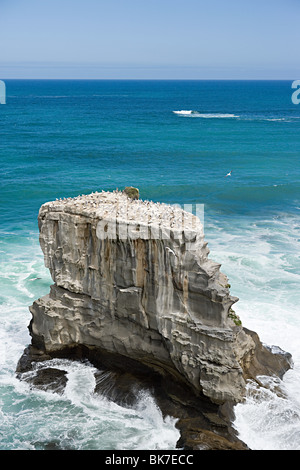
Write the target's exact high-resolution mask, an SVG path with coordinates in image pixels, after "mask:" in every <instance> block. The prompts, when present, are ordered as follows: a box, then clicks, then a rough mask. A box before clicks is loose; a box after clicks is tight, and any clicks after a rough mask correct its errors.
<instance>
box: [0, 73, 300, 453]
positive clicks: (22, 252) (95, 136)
mask: <svg viewBox="0 0 300 470" xmlns="http://www.w3.org/2000/svg"><path fill="white" fill-rule="evenodd" d="M296 78H297V77H296ZM5 83H6V92H7V96H6V104H5V105H0V162H1V164H0V174H1V191H0V213H1V222H0V261H1V269H0V449H9V450H16V449H47V448H49V447H51V446H52V447H53V446H55V445H58V446H60V448H63V449H78V450H79V449H116V450H117V449H127V450H134V449H175V445H176V441H177V439H178V437H179V434H178V431H177V430H176V428H175V422H174V419H173V418H166V419H163V417H162V415H161V413H160V411H159V409H158V408H157V406H156V404H155V401H154V399H153V398H152V397H151V396H150V395H144V396H141V397H140V399H139V402H138V404H137V406H136V407H134V408H124V407H120V406H118V405H116V404H114V403H112V402H108V401H107V400H106V399H105V398H104V397H100V396H96V395H94V393H93V389H94V385H95V379H94V374H93V367H92V366H91V365H89V364H88V363H84V364H82V363H72V362H69V361H65V360H55V361H53V362H55V364H56V367H60V368H63V369H64V370H68V379H69V380H68V385H67V387H66V390H65V392H64V394H63V395H57V394H54V393H50V392H44V391H38V390H32V389H30V388H29V385H28V384H26V383H24V382H20V381H19V380H18V379H17V378H16V377H15V368H16V364H17V361H18V359H19V357H20V355H21V354H22V352H23V349H24V348H25V347H26V345H27V344H28V343H29V342H30V337H29V335H28V330H27V326H28V324H29V321H30V319H31V315H30V313H29V310H28V306H29V305H31V303H32V302H33V301H34V299H36V298H38V297H40V296H42V295H45V294H47V293H48V291H49V286H50V284H51V279H50V275H49V273H48V271H47V269H46V268H45V267H44V264H43V255H42V252H41V249H40V247H39V242H38V227H37V214H38V210H39V207H40V206H41V204H43V203H44V202H46V201H49V200H53V199H56V198H60V197H70V196H77V195H79V194H87V193H90V192H92V191H101V190H114V189H116V188H119V189H123V188H124V187H125V186H129V185H132V186H136V187H138V188H139V190H140V194H141V197H142V198H143V199H149V200H153V201H155V202H156V201H160V202H165V203H170V204H179V205H181V206H182V207H184V205H189V206H188V207H191V208H192V210H193V211H194V210H195V211H196V210H197V207H200V206H201V207H204V219H203V223H204V230H205V235H206V240H207V241H208V244H209V247H210V251H211V253H210V257H211V258H212V259H214V260H215V261H217V262H220V263H222V268H221V270H222V271H223V272H224V273H226V274H227V275H228V277H229V282H230V284H231V293H232V294H233V295H235V296H237V297H239V299H240V300H239V302H238V303H237V304H236V306H235V310H236V312H237V313H238V314H239V316H240V317H241V319H242V322H243V324H244V326H246V327H247V328H250V329H253V330H255V331H256V332H257V333H258V334H259V336H260V338H261V340H262V341H263V342H265V343H266V344H268V345H276V346H279V347H281V348H282V349H284V350H286V351H289V352H290V353H291V354H292V355H293V359H294V368H293V369H292V370H291V371H289V372H287V373H286V374H285V376H284V379H283V380H282V381H279V380H276V379H273V378H268V379H267V378H262V382H263V383H264V384H265V386H264V387H261V388H258V387H257V386H256V385H255V384H254V383H251V382H250V383H249V384H248V387H247V397H246V400H245V402H244V403H242V404H239V405H237V406H236V408H235V413H236V419H235V427H236V430H237V432H238V433H239V436H240V438H241V439H242V440H244V442H246V443H247V444H248V446H249V447H250V448H252V449H265V450H267V449H268V450H269V449H275V450H281V449H284V450H291V449H298V450H300V339H299V338H300V307H299V305H300V289H299V285H300V282H299V281H300V257H299V242H300V105H295V104H293V103H292V100H291V96H292V92H293V91H294V90H292V88H291V84H292V81H291V82H289V81H146V80H145V81H144V80H142V81H135V80H130V81H126V80H122V81H118V80H111V81H105V80H99V81H97V80H91V81H89V80H86V81H81V80H73V81H72V80H61V81H59V80H51V81H48V80H27V81H22V80H7V81H5ZM230 171H231V175H230V176H227V177H226V175H227V174H228V173H229V172H230ZM203 205H204V206H203Z"/></svg>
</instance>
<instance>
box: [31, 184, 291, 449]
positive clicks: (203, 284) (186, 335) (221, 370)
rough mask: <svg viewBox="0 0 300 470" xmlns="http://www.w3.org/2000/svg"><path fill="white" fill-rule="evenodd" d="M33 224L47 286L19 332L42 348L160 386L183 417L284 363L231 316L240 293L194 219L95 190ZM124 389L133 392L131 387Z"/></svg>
mask: <svg viewBox="0 0 300 470" xmlns="http://www.w3.org/2000/svg"><path fill="white" fill-rule="evenodd" d="M38 222H39V230H40V244H41V247H42V250H43V253H44V259H45V265H46V267H48V268H49V270H50V273H51V276H52V279H53V281H54V284H53V285H52V286H51V289H50V293H49V294H48V295H46V296H44V297H42V298H40V299H38V300H36V301H35V302H34V303H33V305H32V306H31V307H30V311H31V313H32V320H31V323H30V326H29V330H30V334H31V337H32V345H33V346H34V347H35V348H38V349H39V350H41V351H43V353H44V354H47V355H50V356H51V357H57V356H65V357H70V356H72V355H73V356H74V355H75V356H76V357H86V358H88V359H89V360H91V362H93V363H94V364H97V365H99V367H101V368H103V367H105V369H106V370H110V371H115V372H116V373H117V374H119V375H118V377H121V376H122V374H124V373H130V374H132V377H135V379H137V378H139V379H140V380H142V382H143V384H144V386H146V387H150V388H152V389H154V390H156V391H157V390H164V393H163V394H162V393H158V397H159V398H160V399H161V402H162V403H164V405H162V406H165V407H166V409H167V408H168V407H169V409H171V408H172V413H173V415H175V416H176V409H177V412H178V417H181V418H182V417H183V415H184V413H183V412H182V409H184V408H185V409H186V410H187V409H189V411H188V412H187V413H186V415H185V418H186V419H191V417H197V416H200V415H201V406H202V408H203V409H205V406H206V405H207V403H209V404H210V405H209V406H213V407H214V411H213V414H215V416H219V415H220V410H221V407H223V409H224V405H225V404H228V403H231V404H234V403H237V402H239V401H241V400H243V398H244V396H245V385H246V380H247V379H248V378H255V377H256V375H261V374H265V373H267V374H276V375H282V374H283V373H284V372H285V371H286V370H287V369H288V368H289V367H290V362H289V360H290V358H289V357H284V356H283V355H282V354H279V355H280V360H277V359H275V358H276V357H277V356H278V354H277V353H276V354H274V352H272V351H270V350H269V349H268V348H266V347H265V346H263V345H262V344H261V342H260V340H259V338H258V336H257V335H256V334H255V333H253V332H250V331H249V330H247V329H245V328H243V326H242V325H241V324H240V321H236V318H235V317H234V315H233V314H232V308H231V307H232V305H233V304H234V303H235V302H237V300H238V299H237V298H236V297H233V296H232V295H230V292H229V284H228V279H227V277H226V276H225V275H224V274H223V273H222V272H221V271H220V265H219V264H217V263H215V262H214V261H212V260H210V259H209V257H208V255H209V250H208V248H207V243H206V242H205V240H204V233H203V227H202V224H201V222H200V220H199V219H198V218H197V217H196V216H194V215H192V214H190V213H188V212H185V211H183V210H182V209H180V208H178V207H176V208H175V207H172V206H169V205H165V204H155V203H153V202H149V201H142V200H138V199H134V198H132V197H128V196H127V195H126V193H124V192H119V191H115V192H112V193H109V192H103V191H102V192H101V193H93V194H90V195H87V196H79V197H77V198H73V199H71V198H68V199H64V200H57V201H54V202H48V203H46V204H44V205H43V206H42V207H41V209H40V211H39V217H38ZM116 377H117V376H115V378H114V380H115V381H117V382H118V379H117V378H116ZM128 379H129V375H128V376H124V375H123V379H122V380H121V379H120V381H119V384H121V382H122V381H123V382H122V383H123V385H124V384H126V381H127V380H128ZM111 380H112V377H111ZM149 382H150V383H149ZM120 387H121V385H120ZM125 389H126V387H125ZM179 389H180V393H179V391H178V390H179ZM114 390H115V388H114ZM183 391H184V392H183ZM126 393H127V395H128V397H130V399H132V390H131V391H129V390H128V389H127V391H126V392H124V394H125V395H126ZM119 395H122V393H119ZM163 397H165V398H166V397H167V399H165V401H164V400H163ZM115 399H116V396H115ZM195 400H196V401H195ZM189 401H192V402H193V406H192V407H190V405H188V402H189ZM184 402H185V403H184ZM171 403H172V406H170V404H171ZM195 403H196V404H195ZM174 404H175V406H174ZM179 404H180V406H179ZM176 406H177V408H176ZM179 408H180V409H181V411H180V412H179ZM191 410H192V411H191ZM210 414H211V413H210ZM203 419H204V418H203ZM204 421H205V419H204ZM208 421H209V420H208ZM206 422H207V419H206ZM227 422H228V420H227ZM211 426H212V425H211V423H210V426H209V427H208V428H207V430H208V431H209V432H214V428H213V427H211ZM182 429H185V431H184V432H183V433H182V436H186V433H187V431H186V430H192V431H191V432H190V433H189V435H190V436H191V433H194V434H195V423H194V424H193V426H190V424H189V425H184V424H183V422H182ZM226 429H227V431H226V432H227V434H228V428H226ZM228 435H229V434H228ZM228 435H227V437H226V438H225V439H228ZM209 436H210V434H209V433H205V434H203V435H201V436H200V434H199V438H197V436H196V437H195V438H193V439H192V441H193V442H194V445H195V448H200V447H201V445H202V446H203V448H206V447H207V442H208V441H209ZM184 439H187V437H185V438H184ZM189 439H190V438H189ZM190 441H191V439H190ZM190 441H189V442H190ZM198 441H199V442H198ZM200 441H201V442H200ZM197 442H198V444H197ZM216 442H219V440H218V439H217V440H215V443H214V445H217V444H216ZM201 443H202V444H201ZM219 443H220V442H219ZM189 445H191V442H190V443H189ZM197 446H198V447H197ZM199 446H200V447H199ZM220 446H221V448H223V447H222V446H225V447H226V445H225V444H224V443H223V444H222V445H221V444H220ZM213 448H214V447H213Z"/></svg>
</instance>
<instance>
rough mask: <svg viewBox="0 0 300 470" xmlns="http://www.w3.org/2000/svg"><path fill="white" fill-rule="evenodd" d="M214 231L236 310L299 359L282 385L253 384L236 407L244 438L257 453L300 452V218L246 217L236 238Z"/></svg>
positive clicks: (215, 250)
mask: <svg viewBox="0 0 300 470" xmlns="http://www.w3.org/2000/svg"><path fill="white" fill-rule="evenodd" d="M206 226H207V227H209V224H208V222H207V223H206ZM211 230H212V232H211V233H210V235H209V240H210V243H209V246H210V248H211V257H212V258H213V259H217V260H218V262H221V263H222V270H223V272H225V273H226V274H227V275H228V276H229V282H230V284H231V293H232V294H233V295H236V296H237V297H239V299H240V300H239V302H237V303H236V304H235V305H234V310H235V311H236V313H237V314H238V315H239V317H240V318H241V320H242V322H243V325H244V326H245V327H247V328H250V329H252V330H254V331H256V332H257V333H258V334H259V336H260V339H261V340H262V341H263V342H264V343H265V344H267V345H276V346H279V347H280V348H281V349H283V350H285V351H288V352H289V353H291V354H292V357H293V361H294V366H293V369H291V370H289V371H288V372H287V373H286V374H285V375H284V377H283V380H278V381H277V382H276V384H275V385H276V386H274V383H273V384H272V382H271V381H270V378H269V379H268V380H266V379H265V380H264V387H258V386H257V385H256V384H254V383H252V382H249V383H248V386H247V398H246V401H245V402H244V403H241V404H239V405H237V406H236V407H235V414H236V420H235V427H236V429H237V431H238V433H239V437H240V438H241V439H242V440H243V441H245V442H246V443H247V444H248V446H249V447H250V448H251V449H254V450H259V449H265V450H269V449H270V450H271V449H274V450H276V449H278V450H280V449H287V450H288V449H300V445H299V442H300V440H299V438H300V397H299V383H300V350H299V337H300V317H299V305H300V293H299V288H298V286H299V283H300V275H299V272H300V269H299V268H300V260H299V255H298V253H299V240H300V224H299V219H298V218H296V217H287V216H282V217H279V218H276V219H275V218H274V219H269V220H259V219H258V220H257V221H256V222H255V223H252V224H249V221H246V220H245V221H244V222H243V221H242V220H241V219H240V220H239V222H238V223H237V222H236V223H234V222H232V225H231V231H230V234H229V233H228V232H227V233H226V232H225V233H224V235H223V233H222V231H224V229H222V227H220V226H218V225H216V224H214V226H213V227H211ZM207 233H208V231H207ZM214 233H215V236H214V235H213V234H214ZM224 240H225V243H224Z"/></svg>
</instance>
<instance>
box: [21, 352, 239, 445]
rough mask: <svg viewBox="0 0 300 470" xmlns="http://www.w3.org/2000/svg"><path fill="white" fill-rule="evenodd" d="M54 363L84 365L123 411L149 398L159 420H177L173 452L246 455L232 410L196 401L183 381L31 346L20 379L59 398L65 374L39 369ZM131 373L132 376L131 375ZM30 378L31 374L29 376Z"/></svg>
mask: <svg viewBox="0 0 300 470" xmlns="http://www.w3.org/2000/svg"><path fill="white" fill-rule="evenodd" d="M54 357H59V358H68V359H70V360H79V361H82V360H88V361H89V362H90V363H92V364H93V365H94V366H95V367H96V368H97V369H98V372H96V373H95V380H96V386H95V393H97V394H100V395H101V396H105V397H106V398H107V399H109V400H111V401H113V402H115V403H117V404H119V405H121V406H125V407H129V408H132V407H134V406H135V405H136V403H137V402H138V400H139V399H140V397H141V395H142V394H144V393H150V394H151V395H152V397H153V398H154V400H155V402H156V404H157V406H158V407H159V409H160V410H161V412H162V415H163V417H166V416H172V417H174V418H177V419H178V421H177V423H176V427H177V428H178V430H179V431H180V435H181V437H180V439H179V441H178V442H177V448H180V449H183V450H247V449H248V447H247V446H246V444H244V443H243V442H241V441H240V440H239V439H238V437H237V436H236V433H235V431H234V429H233V428H232V425H231V422H232V418H233V406H231V405H230V404H229V403H227V404H226V406H224V405H223V406H219V405H217V404H214V403H212V402H211V401H210V400H209V399H208V398H207V397H205V396H196V395H193V394H192V393H191V390H190V388H189V387H188V386H187V384H185V383H184V382H183V381H182V382H181V381H180V380H179V381H176V380H174V377H172V376H170V375H168V373H166V372H164V373H163V374H160V373H156V372H154V371H153V370H152V369H150V368H149V367H147V366H146V365H142V364H141V363H138V362H137V361H134V360H132V359H129V358H127V357H124V356H122V355H116V354H111V353H107V352H106V351H99V350H98V349H94V348H91V349H89V348H87V347H86V346H77V347H74V348H66V349H64V350H61V351H59V352H56V353H55V354H53V355H51V356H50V355H48V354H43V353H42V351H40V350H37V349H36V348H34V347H33V346H29V347H28V348H26V349H25V351H24V354H23V356H22V357H21V358H20V361H19V363H18V377H19V378H20V379H22V380H26V381H27V382H29V383H30V384H31V385H32V386H33V387H36V388H39V389H42V390H47V391H52V392H55V393H63V390H64V387H65V385H66V383H67V377H66V372H65V371H63V370H60V369H56V368H54V367H53V368H52V367H45V368H43V367H42V368H40V369H39V365H38V363H39V362H40V361H42V362H43V361H45V360H49V359H53V358H54ZM129 371H130V372H129ZM30 372H34V373H30Z"/></svg>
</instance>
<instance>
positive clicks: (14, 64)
mask: <svg viewBox="0 0 300 470" xmlns="http://www.w3.org/2000/svg"><path fill="white" fill-rule="evenodd" d="M299 19H300V1H299V0H249V1H246V0H26V1H25V0H0V79H8V78H150V79H152V78H158V79H160V78H163V79H167V78H170V79H172V78H175V79H178V78H183V79H184V78H186V79H209V78H212V79H255V78H258V79H287V80H294V79H299V78H300V60H299V47H300V27H299Z"/></svg>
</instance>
